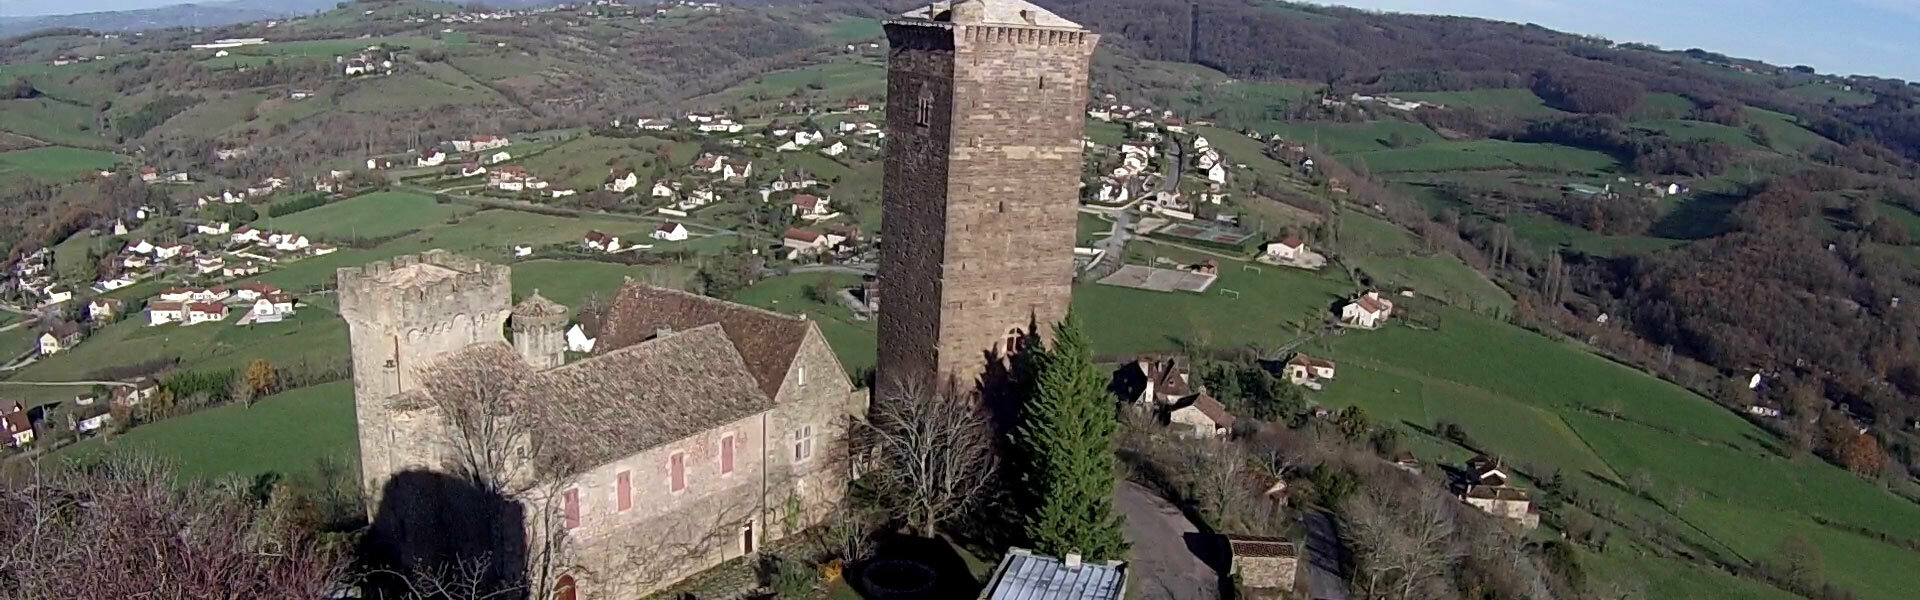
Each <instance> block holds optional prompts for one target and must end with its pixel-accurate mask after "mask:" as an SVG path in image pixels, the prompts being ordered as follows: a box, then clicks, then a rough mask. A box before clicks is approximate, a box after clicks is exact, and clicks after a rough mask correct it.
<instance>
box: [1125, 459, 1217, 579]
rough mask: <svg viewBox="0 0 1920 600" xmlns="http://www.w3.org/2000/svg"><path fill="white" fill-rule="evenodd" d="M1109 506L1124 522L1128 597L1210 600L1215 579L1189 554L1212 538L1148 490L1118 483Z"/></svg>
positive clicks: (1131, 484) (1211, 571) (1137, 485)
mask: <svg viewBox="0 0 1920 600" xmlns="http://www.w3.org/2000/svg"><path fill="white" fill-rule="evenodd" d="M1114 505H1115V507H1116V508H1118V509H1119V511H1120V514H1122V515H1125V516H1126V518H1127V531H1126V533H1127V543H1128V544H1131V545H1132V549H1131V550H1129V552H1128V556H1127V568H1128V570H1130V571H1132V574H1131V575H1130V576H1129V577H1128V582H1127V587H1128V592H1127V598H1129V599H1130V600H1131V599H1140V600H1149V599H1150V600H1215V599H1217V598H1219V597H1220V575H1219V573H1218V572H1216V571H1214V569H1213V567H1211V566H1208V565H1207V563H1206V561H1204V560H1201V558H1200V555H1198V554H1196V553H1194V550H1193V549H1195V548H1205V547H1208V544H1209V543H1211V541H1212V539H1211V538H1212V537H1213V536H1212V535H1208V534H1201V533H1200V532H1199V528H1197V527H1194V525H1193V522H1192V521H1188V520H1187V517H1186V515H1183V514H1181V513H1180V509H1178V508H1174V506H1173V505H1172V504H1170V503H1168V502H1167V501H1166V500H1164V499H1161V498H1160V496H1158V495H1155V494H1154V493H1153V492H1152V491H1150V490H1148V489H1147V488H1144V487H1141V486H1140V485H1139V484H1136V483H1133V482H1131V481H1123V482H1121V483H1120V485H1119V486H1118V487H1117V488H1116V489H1115V490H1114Z"/></svg>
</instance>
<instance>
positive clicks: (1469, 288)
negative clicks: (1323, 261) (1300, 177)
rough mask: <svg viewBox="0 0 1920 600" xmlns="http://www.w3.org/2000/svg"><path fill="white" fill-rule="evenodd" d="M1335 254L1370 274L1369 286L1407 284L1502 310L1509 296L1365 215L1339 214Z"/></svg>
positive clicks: (1476, 274) (1464, 302) (1455, 261)
mask: <svg viewBox="0 0 1920 600" xmlns="http://www.w3.org/2000/svg"><path fill="white" fill-rule="evenodd" d="M1339 251H1340V257H1341V260H1342V261H1344V262H1348V263H1351V264H1352V265H1353V266H1356V267H1359V268H1360V269H1361V270H1362V271H1365V272H1366V273H1367V274H1368V275H1369V276H1372V277H1373V278H1374V287H1377V288H1382V289H1395V288H1400V287H1410V288H1413V289H1414V290H1416V291H1418V292H1419V293H1420V294H1422V295H1426V296H1431V297H1436V298H1443V299H1445V300H1447V301H1448V302H1450V303H1453V304H1456V305H1460V306H1468V307H1476V308H1479V309H1483V310H1499V311H1505V310H1507V309H1508V308H1511V307H1512V306H1513V298H1512V297H1511V296H1508V295H1507V293H1506V291H1504V290H1501V289H1500V286H1498V285H1494V283H1493V282H1492V281H1490V280H1488V279H1487V277H1486V276H1485V275H1482V274H1480V272H1478V271H1475V270H1473V268H1472V267H1469V266H1467V265H1466V264H1465V263H1462V262H1460V259H1458V258H1455V257H1453V256H1450V255H1447V254H1444V253H1441V254H1433V253H1427V252H1424V251H1422V250H1421V249H1420V248H1418V247H1417V246H1416V245H1415V244H1414V241H1413V238H1412V237H1411V234H1410V233H1408V232H1407V231H1406V230H1405V229H1401V228H1400V226H1398V225H1394V224H1392V223H1389V222H1387V221H1385V220H1382V219H1379V218H1377V217H1374V216H1372V215H1368V214H1365V213H1357V212H1349V213H1346V214H1344V215H1342V216H1341V217H1340V248H1339Z"/></svg>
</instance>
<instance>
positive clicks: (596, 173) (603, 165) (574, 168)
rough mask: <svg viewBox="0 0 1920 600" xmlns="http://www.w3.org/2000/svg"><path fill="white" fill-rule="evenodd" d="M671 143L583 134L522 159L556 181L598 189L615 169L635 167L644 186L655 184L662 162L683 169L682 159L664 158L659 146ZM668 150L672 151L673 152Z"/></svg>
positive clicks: (535, 171) (667, 167)
mask: <svg viewBox="0 0 1920 600" xmlns="http://www.w3.org/2000/svg"><path fill="white" fill-rule="evenodd" d="M663 146H664V147H668V148H670V147H671V143H670V142H667V141H665V140H659V139H654V138H633V139H622V138H607V137H598V136H592V135H583V136H580V137H577V138H574V139H572V140H568V141H567V142H566V143H564V144H560V145H558V146H554V147H553V148H551V149H549V150H547V151H546V152H542V153H540V154H538V155H535V156H532V157H529V158H527V159H525V160H522V161H520V162H519V163H518V164H520V165H521V166H524V167H526V168H527V172H529V173H532V174H535V175H538V176H540V177H544V178H546V180H547V181H549V182H551V183H553V184H554V185H557V186H560V187H563V188H570V189H598V188H600V186H602V185H603V184H605V183H606V182H607V176H608V172H609V171H612V170H613V169H633V170H634V171H635V172H637V173H639V176H640V178H641V179H642V180H643V181H641V182H640V183H641V186H642V188H641V189H642V190H645V189H646V186H648V185H649V184H651V183H652V182H651V179H652V172H653V171H652V169H653V165H654V164H655V163H661V164H662V165H663V168H664V169H665V173H666V174H668V175H671V174H675V173H676V172H678V171H679V169H678V165H679V163H675V162H672V161H671V158H672V157H671V156H668V157H667V158H668V160H667V161H665V162H662V161H661V157H660V154H662V153H661V152H660V151H659V148H661V147H663ZM667 154H669V155H670V154H671V153H670V152H669V153H667Z"/></svg>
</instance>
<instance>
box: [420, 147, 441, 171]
mask: <svg viewBox="0 0 1920 600" xmlns="http://www.w3.org/2000/svg"><path fill="white" fill-rule="evenodd" d="M445 162H447V153H445V152H441V151H440V149H439V148H428V149H426V150H422V151H421V152H420V158H418V159H416V160H414V161H413V165H414V166H416V167H438V166H440V165H441V164H442V163H445Z"/></svg>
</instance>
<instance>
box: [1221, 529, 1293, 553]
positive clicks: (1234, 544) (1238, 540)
mask: <svg viewBox="0 0 1920 600" xmlns="http://www.w3.org/2000/svg"><path fill="white" fill-rule="evenodd" d="M1226 537H1227V546H1228V547H1229V548H1232V549H1233V555H1234V556H1246V557H1255V558H1272V557H1286V558H1291V557H1294V556H1298V554H1297V550H1296V548H1295V547H1294V545H1293V540H1289V539H1286V538H1277V537H1265V536H1258V535H1229V536H1226Z"/></svg>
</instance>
